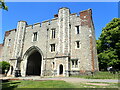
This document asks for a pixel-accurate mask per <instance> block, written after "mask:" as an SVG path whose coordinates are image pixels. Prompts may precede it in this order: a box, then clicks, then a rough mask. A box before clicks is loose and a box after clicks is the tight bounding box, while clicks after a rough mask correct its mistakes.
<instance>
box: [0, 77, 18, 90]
mask: <svg viewBox="0 0 120 90" xmlns="http://www.w3.org/2000/svg"><path fill="white" fill-rule="evenodd" d="M0 81H1V83H0V87H1V90H13V89H14V88H17V86H18V83H20V82H18V81H16V82H12V81H10V80H7V79H5V80H3V79H2V80H0Z"/></svg>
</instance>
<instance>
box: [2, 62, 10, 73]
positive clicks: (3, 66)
mask: <svg viewBox="0 0 120 90" xmlns="http://www.w3.org/2000/svg"><path fill="white" fill-rule="evenodd" d="M9 68H10V64H9V63H8V62H6V61H2V62H0V73H2V74H5V70H7V72H8V70H9Z"/></svg>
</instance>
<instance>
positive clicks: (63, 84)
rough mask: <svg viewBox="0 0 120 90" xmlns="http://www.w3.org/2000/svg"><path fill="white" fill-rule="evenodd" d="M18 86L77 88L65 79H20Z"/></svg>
mask: <svg viewBox="0 0 120 90" xmlns="http://www.w3.org/2000/svg"><path fill="white" fill-rule="evenodd" d="M20 82H21V83H19V84H18V87H17V88H75V87H74V85H72V84H70V83H67V82H65V81H52V80H50V81H20Z"/></svg>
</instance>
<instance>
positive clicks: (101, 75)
mask: <svg viewBox="0 0 120 90" xmlns="http://www.w3.org/2000/svg"><path fill="white" fill-rule="evenodd" d="M71 77H79V78H86V79H118V77H119V74H118V73H116V74H112V73H109V72H96V73H95V74H94V75H93V76H92V75H81V76H71Z"/></svg>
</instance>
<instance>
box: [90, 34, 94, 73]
mask: <svg viewBox="0 0 120 90" xmlns="http://www.w3.org/2000/svg"><path fill="white" fill-rule="evenodd" d="M89 38H90V51H91V56H92V57H91V61H92V72H94V69H95V68H94V53H93V41H92V36H91V37H89Z"/></svg>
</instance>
